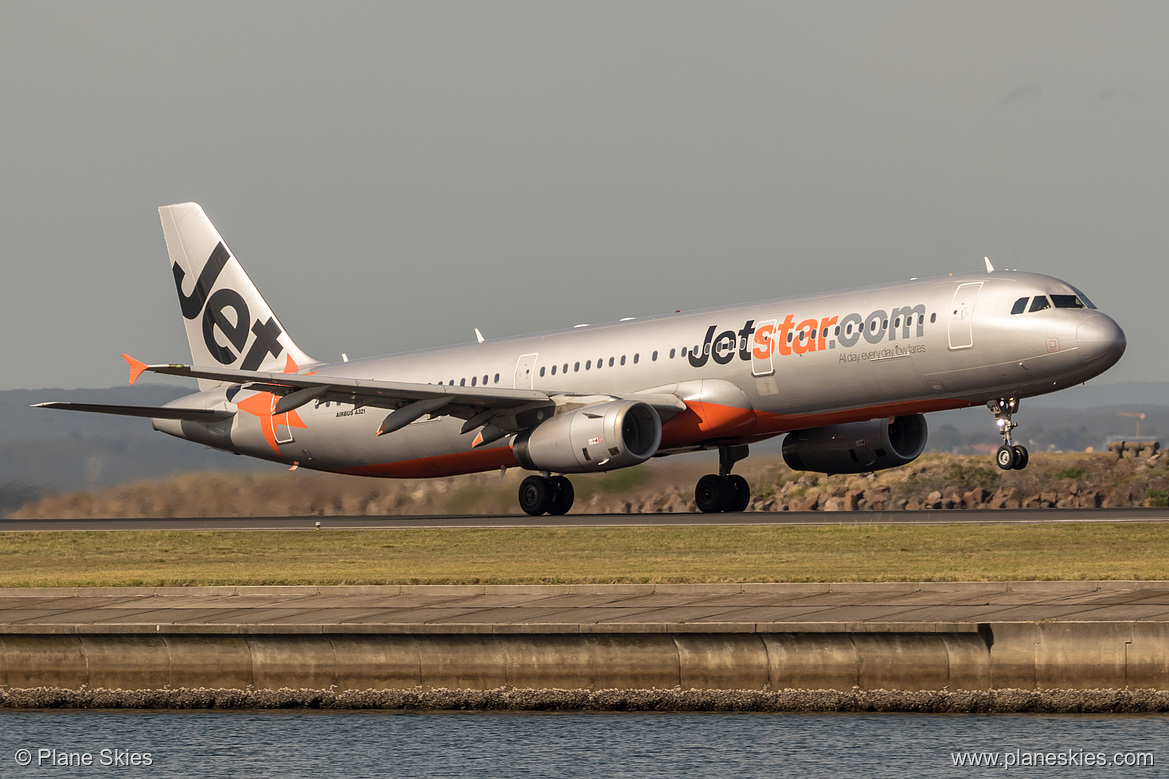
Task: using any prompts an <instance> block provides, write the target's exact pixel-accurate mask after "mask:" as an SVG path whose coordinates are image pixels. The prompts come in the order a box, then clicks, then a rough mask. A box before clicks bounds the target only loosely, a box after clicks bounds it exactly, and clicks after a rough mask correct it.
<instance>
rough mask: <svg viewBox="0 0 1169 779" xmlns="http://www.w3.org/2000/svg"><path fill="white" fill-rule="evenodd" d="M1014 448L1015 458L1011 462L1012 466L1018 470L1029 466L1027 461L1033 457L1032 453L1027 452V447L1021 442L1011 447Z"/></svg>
mask: <svg viewBox="0 0 1169 779" xmlns="http://www.w3.org/2000/svg"><path fill="white" fill-rule="evenodd" d="M1011 449H1012V450H1014V454H1015V458H1014V462H1013V463H1011V467H1012V468H1014V469H1015V470H1016V471H1021V470H1023V469H1024V468H1026V467H1027V462H1028V461H1029V460H1030V459H1031V455H1030V454H1029V453H1028V452H1027V447H1025V446H1022V445H1020V444H1015V445H1014V446H1013V447H1011Z"/></svg>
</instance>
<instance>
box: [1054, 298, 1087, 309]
mask: <svg viewBox="0 0 1169 779" xmlns="http://www.w3.org/2000/svg"><path fill="white" fill-rule="evenodd" d="M1051 302H1052V303H1054V304H1055V307H1056V308H1084V307H1085V306H1084V301H1083V300H1080V296H1079V295H1052V296H1051Z"/></svg>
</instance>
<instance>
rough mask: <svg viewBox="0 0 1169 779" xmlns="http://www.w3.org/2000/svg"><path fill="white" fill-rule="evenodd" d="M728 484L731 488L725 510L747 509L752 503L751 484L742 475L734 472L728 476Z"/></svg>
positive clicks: (737, 510)
mask: <svg viewBox="0 0 1169 779" xmlns="http://www.w3.org/2000/svg"><path fill="white" fill-rule="evenodd" d="M726 486H727V487H729V488H730V489H729V490H727V492H728V495H727V497H726V504H725V506H724V507H723V511H735V512H739V511H746V510H747V506H749V505H750V504H751V485H750V484H748V483H747V480H746V479H744V478H743V477H742V476H739V475H738V474H737V473H732V474H731V475H730V476H728V477H727V478H726Z"/></svg>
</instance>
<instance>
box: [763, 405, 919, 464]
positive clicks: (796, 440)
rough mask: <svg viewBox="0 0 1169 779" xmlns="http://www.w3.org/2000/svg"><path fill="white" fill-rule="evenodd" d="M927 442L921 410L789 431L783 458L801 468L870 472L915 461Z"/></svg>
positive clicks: (784, 444)
mask: <svg viewBox="0 0 1169 779" xmlns="http://www.w3.org/2000/svg"><path fill="white" fill-rule="evenodd" d="M925 442H926V424H925V417H924V416H922V415H921V414H914V415H912V416H906V417H894V418H892V419H888V418H885V419H870V420H868V421H867V422H850V423H848V424H845V425H828V426H827V427H815V428H812V429H810V430H797V431H795V432H793V433H788V436H787V438H785V439H784V441H783V459H784V461H785V462H786V463H787V464H788V466H789V467H791V468H792V469H794V470H797V471H818V472H820V473H866V472H868V471H879V470H881V469H883V468H895V467H897V466H898V465H906V464H907V463H911V462H913V461H914V460H916V459H917V458H918V456H919V455H920V454H921V453H922V451H924V450H925Z"/></svg>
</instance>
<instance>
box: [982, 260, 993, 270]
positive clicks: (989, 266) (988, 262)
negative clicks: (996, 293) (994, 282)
mask: <svg viewBox="0 0 1169 779" xmlns="http://www.w3.org/2000/svg"><path fill="white" fill-rule="evenodd" d="M982 259H984V260H986V272H987V273H994V266H993V265H991V264H990V257H983V258H982Z"/></svg>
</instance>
